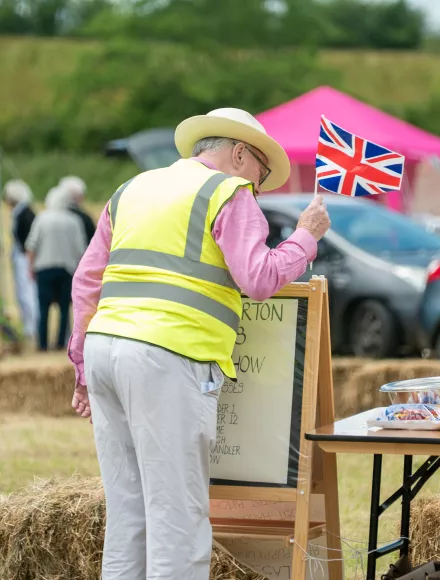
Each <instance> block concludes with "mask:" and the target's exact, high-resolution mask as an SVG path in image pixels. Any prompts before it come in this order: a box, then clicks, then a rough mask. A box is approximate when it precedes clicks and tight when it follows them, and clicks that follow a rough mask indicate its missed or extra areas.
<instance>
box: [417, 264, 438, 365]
mask: <svg viewBox="0 0 440 580" xmlns="http://www.w3.org/2000/svg"><path fill="white" fill-rule="evenodd" d="M420 326H421V334H420V338H421V341H422V345H423V346H424V347H425V348H426V349H428V350H431V351H433V352H434V354H435V355H436V356H437V357H438V358H440V258H438V259H435V260H433V261H432V262H431V264H430V265H429V268H428V272H427V276H426V289H425V292H424V294H423V299H422V305H421V308H420Z"/></svg>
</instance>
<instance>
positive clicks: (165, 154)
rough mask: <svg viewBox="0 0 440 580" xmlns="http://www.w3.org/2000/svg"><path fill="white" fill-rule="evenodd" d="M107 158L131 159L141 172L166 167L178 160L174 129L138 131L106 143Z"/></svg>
mask: <svg viewBox="0 0 440 580" xmlns="http://www.w3.org/2000/svg"><path fill="white" fill-rule="evenodd" d="M105 154H106V155H107V156H108V157H131V159H132V160H133V161H134V162H135V163H136V165H137V166H138V167H139V169H140V170H141V171H149V170H151V169H158V168H161V167H168V166H169V165H171V164H172V163H174V162H175V161H177V160H178V159H179V158H180V155H179V153H178V151H177V149H176V145H175V144H174V129H170V128H167V127H163V128H160V129H147V130H145V131H139V133H135V134H134V135H131V136H130V137H125V138H123V139H115V140H114V141H110V142H109V143H107V145H106V148H105Z"/></svg>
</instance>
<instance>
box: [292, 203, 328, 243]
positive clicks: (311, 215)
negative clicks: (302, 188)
mask: <svg viewBox="0 0 440 580" xmlns="http://www.w3.org/2000/svg"><path fill="white" fill-rule="evenodd" d="M296 227H297V228H304V229H306V230H307V231H309V232H310V233H311V234H312V236H314V238H315V239H316V241H317V242H319V240H320V239H321V238H322V237H323V235H324V234H325V232H326V231H327V230H328V229H329V227H330V218H329V217H328V213H327V208H326V207H325V204H324V200H323V198H322V195H317V196H316V197H315V198H314V199H313V201H312V202H311V203H310V205H309V206H308V207H307V208H306V209H305V210H304V211H303V212H302V214H301V215H300V216H299V220H298V225H297V226H296Z"/></svg>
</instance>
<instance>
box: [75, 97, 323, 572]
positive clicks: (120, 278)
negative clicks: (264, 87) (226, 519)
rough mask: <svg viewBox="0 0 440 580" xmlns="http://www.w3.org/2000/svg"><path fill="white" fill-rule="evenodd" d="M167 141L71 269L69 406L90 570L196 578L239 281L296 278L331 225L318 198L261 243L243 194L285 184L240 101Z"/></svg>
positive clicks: (279, 163) (272, 283) (268, 141)
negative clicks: (90, 533)
mask: <svg viewBox="0 0 440 580" xmlns="http://www.w3.org/2000/svg"><path fill="white" fill-rule="evenodd" d="M175 142H176V146H177V149H178V151H179V153H180V154H181V156H182V159H179V161H177V162H176V163H174V164H173V165H171V166H170V167H166V168H163V169H156V170H153V171H146V172H144V173H141V174H140V175H137V176H135V177H134V178H133V179H131V180H130V181H128V182H127V183H125V184H123V185H121V186H120V187H119V188H118V189H117V191H116V192H115V193H114V195H113V196H112V197H111V199H110V201H109V203H108V204H107V205H106V207H105V210H104V212H103V213H102V214H101V218H100V220H99V222H98V227H97V231H96V234H95V236H94V238H93V240H92V242H91V243H90V245H89V247H88V249H87V251H86V253H85V254H84V258H83V259H82V260H81V264H80V266H79V267H78V270H77V272H76V274H75V277H74V284H73V311H74V328H73V333H72V337H71V339H70V343H69V357H70V360H71V361H72V362H73V363H74V365H75V369H76V385H75V391H74V396H73V400H72V405H73V407H74V408H75V409H76V411H77V413H78V414H79V415H81V416H82V417H85V418H86V417H90V414H91V415H92V417H93V428H94V434H95V444H96V449H97V455H98V460H99V465H100V470H101V475H102V481H103V486H104V491H105V496H106V507H107V511H106V516H107V519H106V531H105V541H104V550H103V561H102V580H120V579H121V578H127V579H130V580H132V579H135V578H136V579H139V580H140V579H141V578H142V579H145V578H146V579H147V580H153V579H154V580H175V579H176V578H179V580H208V578H209V565H210V559H211V547H212V534H211V524H210V521H209V450H210V446H211V445H213V444H214V443H215V438H216V419H217V400H218V396H219V392H220V390H221V387H222V385H223V382H224V380H225V377H228V378H229V379H230V380H232V381H234V380H236V369H235V365H234V362H233V360H232V352H233V348H234V344H235V341H236V339H237V331H238V328H239V323H240V319H241V316H242V299H241V295H240V290H242V291H243V292H244V293H245V294H246V295H247V296H250V297H251V298H252V299H253V300H258V301H261V300H266V299H267V298H269V297H270V296H272V295H273V294H275V293H276V292H277V291H278V290H280V288H282V287H283V286H284V285H286V284H289V283H290V282H293V281H294V280H296V279H298V278H299V277H300V276H301V275H302V274H304V272H305V271H306V268H307V265H308V263H309V262H310V261H312V260H313V259H314V258H315V256H316V252H317V242H318V240H320V239H321V238H322V236H323V235H324V234H325V232H326V231H327V229H328V228H329V226H330V220H329V216H328V213H327V210H326V208H325V205H324V203H323V198H322V197H321V196H317V197H316V199H314V200H313V201H312V203H311V204H310V205H309V207H308V208H307V209H306V210H305V211H304V212H303V213H302V215H301V216H300V218H299V220H298V225H297V228H296V230H295V232H293V233H292V235H291V236H290V237H289V238H287V239H286V240H284V241H283V242H282V243H281V244H280V245H279V246H278V247H277V248H274V249H271V248H269V247H268V246H267V244H266V240H267V236H268V233H269V228H268V225H267V221H266V219H265V217H264V215H263V213H262V211H261V209H260V207H259V205H258V203H257V201H256V196H257V195H258V194H259V193H260V192H262V191H271V190H274V189H278V188H280V187H281V186H282V185H283V184H284V183H285V182H286V181H287V179H288V177H289V174H290V161H289V158H288V156H287V153H286V152H285V151H284V149H283V148H282V146H281V145H280V144H279V143H277V142H276V141H275V140H274V139H272V138H271V137H270V136H269V135H267V133H266V131H265V129H264V127H263V126H262V125H261V124H260V123H259V122H258V120H257V119H255V118H254V117H252V115H250V114H249V113H247V112H246V111H242V110H240V109H232V108H226V109H218V110H216V111H212V112H211V113H208V114H207V115H199V116H197V117H193V118H190V119H187V120H186V121H183V122H182V123H181V124H180V125H179V127H177V129H176V133H175ZM86 334H87V338H86ZM293 356H294V355H293V353H292V357H293ZM292 363H293V359H292Z"/></svg>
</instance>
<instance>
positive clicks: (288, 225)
mask: <svg viewBox="0 0 440 580" xmlns="http://www.w3.org/2000/svg"><path fill="white" fill-rule="evenodd" d="M312 198H313V196H312V195H307V194H295V195H274V194H272V195H266V196H262V197H260V198H259V203H260V207H261V209H262V210H263V212H264V214H265V216H266V218H267V220H268V222H269V236H268V239H267V243H268V245H269V246H270V247H275V246H277V245H278V244H279V243H280V242H282V241H283V240H285V239H286V238H288V237H289V236H290V234H291V233H292V232H293V230H294V229H295V227H296V223H297V220H298V217H299V215H300V213H301V211H302V210H304V209H305V208H306V206H307V205H308V204H309V203H310V201H311V200H312ZM324 199H325V203H326V204H327V207H328V211H329V214H330V219H331V223H332V225H331V229H330V230H329V231H328V232H327V234H326V235H325V237H324V238H323V239H322V240H321V241H320V242H319V245H318V255H317V257H316V260H315V262H314V264H313V270H312V271H310V269H307V271H306V273H305V274H304V275H303V276H302V277H301V278H300V281H307V280H309V279H310V278H311V276H312V275H315V274H316V275H324V276H325V277H326V278H327V279H328V282H329V302H330V322H331V333H332V346H333V350H334V352H338V353H353V354H355V355H357V356H364V357H372V358H382V357H389V356H396V355H399V354H402V353H413V352H417V351H419V352H420V349H421V346H422V345H421V343H420V341H419V339H418V333H417V332H416V328H417V324H418V314H419V309H420V304H421V298H422V296H423V292H424V290H425V285H426V268H427V266H428V264H429V263H430V262H431V261H432V259H433V256H435V255H437V254H440V238H439V237H438V236H436V235H434V234H431V233H430V232H427V231H426V229H425V228H423V227H422V226H420V225H418V224H416V223H415V222H414V221H412V220H411V219H410V218H408V217H406V216H403V215H401V214H398V213H395V212H392V211H390V210H388V209H386V208H385V207H383V206H381V205H379V204H376V203H374V202H371V201H369V200H367V199H353V198H347V197H344V196H338V195H324Z"/></svg>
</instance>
